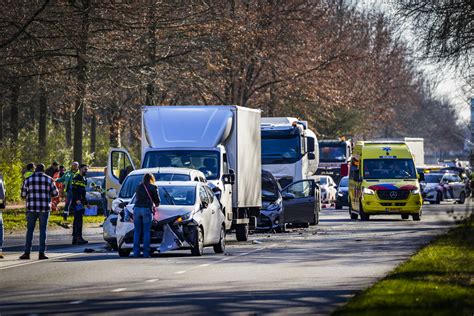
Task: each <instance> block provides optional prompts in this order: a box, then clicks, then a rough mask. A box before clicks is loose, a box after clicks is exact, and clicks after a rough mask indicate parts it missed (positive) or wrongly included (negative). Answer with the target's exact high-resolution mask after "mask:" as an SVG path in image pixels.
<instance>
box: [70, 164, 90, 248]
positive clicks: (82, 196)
mask: <svg viewBox="0 0 474 316" xmlns="http://www.w3.org/2000/svg"><path fill="white" fill-rule="evenodd" d="M87 170H88V166H87V165H85V164H81V165H80V166H79V171H78V172H77V173H76V174H75V175H74V178H73V179H72V183H71V187H72V204H71V205H72V206H73V207H71V208H73V210H74V221H73V224H72V244H73V245H83V244H87V243H88V241H87V240H84V238H82V221H83V217H84V211H85V209H86V205H87V200H86V187H87V179H86V174H87Z"/></svg>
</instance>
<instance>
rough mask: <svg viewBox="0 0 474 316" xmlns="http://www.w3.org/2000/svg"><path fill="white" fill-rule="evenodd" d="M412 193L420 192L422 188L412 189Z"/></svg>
mask: <svg viewBox="0 0 474 316" xmlns="http://www.w3.org/2000/svg"><path fill="white" fill-rule="evenodd" d="M411 194H420V189H414V190H411Z"/></svg>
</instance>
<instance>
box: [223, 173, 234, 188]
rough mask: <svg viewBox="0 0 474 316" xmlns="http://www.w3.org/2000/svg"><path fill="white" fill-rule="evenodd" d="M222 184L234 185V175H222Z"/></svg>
mask: <svg viewBox="0 0 474 316" xmlns="http://www.w3.org/2000/svg"><path fill="white" fill-rule="evenodd" d="M222 182H223V183H224V184H232V185H233V184H234V183H235V174H233V173H228V174H224V175H223V176H222Z"/></svg>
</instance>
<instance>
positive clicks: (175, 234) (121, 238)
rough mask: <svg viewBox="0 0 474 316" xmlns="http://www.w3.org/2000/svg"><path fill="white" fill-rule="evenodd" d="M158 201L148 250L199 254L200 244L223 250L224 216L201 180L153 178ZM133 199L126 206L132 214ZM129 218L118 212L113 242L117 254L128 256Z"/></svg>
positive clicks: (131, 230) (219, 251)
mask: <svg viewBox="0 0 474 316" xmlns="http://www.w3.org/2000/svg"><path fill="white" fill-rule="evenodd" d="M156 184H157V186H158V190H159V194H160V200H161V204H160V206H159V208H158V214H159V220H158V222H157V223H154V224H153V225H152V230H151V248H152V251H159V252H160V253H164V252H166V251H170V250H175V249H188V250H191V254H192V255H195V256H201V255H203V253H204V247H208V246H212V247H213V248H214V252H216V253H223V252H224V251H225V232H226V229H225V218H224V214H223V212H222V207H221V203H220V202H219V201H218V199H217V197H216V196H215V194H214V193H213V192H212V190H211V189H210V188H209V186H208V185H207V183H202V182H192V181H186V182H157V183H156ZM134 202H135V201H134V199H132V201H131V202H130V203H129V204H128V205H127V206H126V208H127V211H128V212H130V213H131V214H133V206H134ZM133 234H134V225H133V222H125V221H123V219H122V215H121V214H119V219H118V221H117V245H118V253H119V256H121V257H128V256H129V255H130V252H131V251H132V249H133Z"/></svg>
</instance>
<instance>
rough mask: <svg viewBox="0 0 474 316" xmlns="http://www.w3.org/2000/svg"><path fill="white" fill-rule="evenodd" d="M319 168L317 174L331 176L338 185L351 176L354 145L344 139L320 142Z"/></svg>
mask: <svg viewBox="0 0 474 316" xmlns="http://www.w3.org/2000/svg"><path fill="white" fill-rule="evenodd" d="M318 144H319V167H318V171H317V174H318V175H325V176H330V177H331V178H332V179H333V180H334V181H335V182H336V183H339V181H340V180H341V178H342V177H345V176H347V175H348V174H349V159H350V157H351V154H352V144H351V142H350V141H346V140H344V139H339V140H338V139H334V140H320V141H319V143H318Z"/></svg>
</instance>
